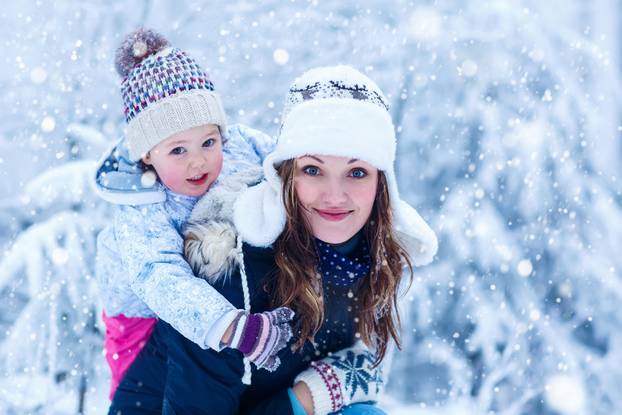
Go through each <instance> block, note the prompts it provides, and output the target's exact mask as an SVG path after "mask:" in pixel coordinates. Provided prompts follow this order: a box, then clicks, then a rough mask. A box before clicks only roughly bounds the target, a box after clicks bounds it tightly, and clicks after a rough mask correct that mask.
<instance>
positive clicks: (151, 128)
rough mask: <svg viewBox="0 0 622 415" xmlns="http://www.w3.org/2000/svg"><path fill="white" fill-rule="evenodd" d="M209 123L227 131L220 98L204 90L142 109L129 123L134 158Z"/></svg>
mask: <svg viewBox="0 0 622 415" xmlns="http://www.w3.org/2000/svg"><path fill="white" fill-rule="evenodd" d="M205 124H216V125H218V126H219V127H220V128H221V131H224V129H225V126H226V117H225V111H224V109H223V106H222V102H221V101H220V97H219V96H218V94H217V93H215V92H213V91H207V90H204V89H198V90H192V91H186V92H183V93H182V92H180V93H177V94H175V95H173V96H170V97H167V98H166V99H162V100H160V101H159V102H156V103H154V104H152V105H150V106H149V107H148V108H146V109H144V110H142V111H141V112H140V113H139V114H138V115H137V116H136V117H135V118H133V119H131V120H130V121H129V122H128V125H127V146H128V149H129V152H130V158H131V159H132V160H133V161H137V160H140V158H141V157H142V156H143V155H145V154H147V152H148V151H150V150H151V149H152V148H153V147H155V146H156V145H158V144H159V143H160V142H161V141H162V140H165V139H166V138H168V137H170V136H171V135H173V134H176V133H179V132H181V131H185V130H187V129H190V128H193V127H198V126H200V125H205Z"/></svg>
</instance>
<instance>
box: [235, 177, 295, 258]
mask: <svg viewBox="0 0 622 415" xmlns="http://www.w3.org/2000/svg"><path fill="white" fill-rule="evenodd" d="M285 220H286V216H285V206H284V205H283V198H282V196H281V192H280V189H279V190H276V189H275V188H274V187H273V186H271V185H270V184H269V183H268V182H267V181H263V182H261V183H259V184H258V185H256V186H253V187H249V188H247V189H246V190H245V191H244V192H242V194H240V196H238V199H237V200H236V201H235V204H234V206H233V222H234V223H235V227H236V229H237V230H238V233H239V235H240V236H241V237H242V239H243V240H244V241H245V242H248V243H249V244H251V245H253V246H258V247H267V246H270V245H272V243H273V242H274V241H275V240H276V239H277V238H278V237H279V235H280V234H281V232H283V229H284V228H285Z"/></svg>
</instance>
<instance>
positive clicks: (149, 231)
mask: <svg viewBox="0 0 622 415" xmlns="http://www.w3.org/2000/svg"><path fill="white" fill-rule="evenodd" d="M223 138H224V145H223V158H224V161H223V169H222V171H221V174H220V177H219V179H218V180H217V181H216V183H215V184H214V185H217V183H218V182H219V181H220V180H221V179H222V178H224V177H227V176H229V175H231V174H233V173H236V172H238V171H240V170H242V169H246V168H248V167H249V166H258V165H261V163H262V161H263V159H264V158H265V156H266V155H267V154H268V153H269V152H270V151H271V150H272V148H273V147H274V140H273V139H272V138H271V137H269V136H267V135H265V134H263V133H261V132H259V131H257V130H253V129H251V128H248V127H245V126H241V125H233V126H231V127H229V128H228V129H227V131H226V132H225V133H224V134H223ZM143 173H144V166H142V164H141V163H140V162H138V163H134V162H131V161H129V157H128V155H127V149H126V148H125V145H124V142H123V141H121V142H119V143H118V144H117V146H116V147H115V148H114V149H113V150H112V151H111V153H110V154H109V155H108V156H107V157H106V158H105V159H104V160H103V161H102V163H101V164H100V165H99V167H98V169H97V173H96V176H95V187H96V190H97V192H98V194H99V195H100V196H101V197H102V198H103V199H105V200H107V201H109V202H112V203H115V204H118V205H119V206H117V207H116V210H115V213H114V217H113V219H112V223H110V225H109V226H108V227H106V228H105V229H104V230H103V231H102V232H101V233H100V235H99V237H98V241H97V258H96V278H97V281H98V284H99V288H100V293H101V298H102V300H103V307H104V311H105V312H106V314H107V315H109V316H115V315H119V314H123V315H125V316H127V317H159V318H160V319H162V320H164V321H167V322H168V323H170V324H171V325H172V326H173V327H175V329H177V330H178V331H179V332H180V333H182V334H183V335H184V336H186V337H187V338H188V339H190V340H192V341H193V342H195V343H196V344H197V345H199V346H200V347H202V348H206V347H213V348H216V349H219V348H220V346H219V341H220V335H214V333H220V332H222V331H223V330H222V329H223V327H225V328H226V326H227V325H228V323H229V322H230V321H229V320H231V319H232V318H233V317H234V316H235V313H234V311H235V308H234V307H233V306H232V305H231V303H230V302H229V301H228V300H227V299H225V298H224V297H223V296H222V295H221V294H219V293H218V292H217V291H216V290H215V289H214V288H213V287H212V286H211V285H210V284H208V283H207V282H206V281H205V280H203V279H199V278H196V277H195V276H194V275H193V272H192V270H191V268H190V266H189V265H188V263H187V262H186V260H185V259H184V257H183V237H182V230H183V226H184V224H185V222H186V220H187V219H188V217H189V215H190V212H191V211H192V208H193V207H194V205H195V203H196V201H197V198H194V197H188V196H183V195H178V194H175V193H173V192H171V191H170V190H168V189H167V188H165V187H164V186H163V185H162V184H160V183H159V182H157V181H156V182H155V183H148V182H147V181H146V180H145V179H144V176H143ZM210 331H211V332H212V335H211V336H210Z"/></svg>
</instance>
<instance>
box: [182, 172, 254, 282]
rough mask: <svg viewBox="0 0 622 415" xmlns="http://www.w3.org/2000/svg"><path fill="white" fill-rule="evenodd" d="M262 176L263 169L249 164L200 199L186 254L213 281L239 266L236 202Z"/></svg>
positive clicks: (188, 231)
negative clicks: (234, 211) (234, 221)
mask: <svg viewBox="0 0 622 415" xmlns="http://www.w3.org/2000/svg"><path fill="white" fill-rule="evenodd" d="M262 178H263V171H262V169H261V168H260V167H258V166H256V165H253V164H249V165H248V166H247V168H244V169H240V171H239V172H238V173H236V174H234V175H231V176H229V177H227V178H226V179H225V180H223V181H222V182H220V183H218V184H217V185H216V186H215V187H214V188H213V189H211V190H210V191H209V192H207V193H206V194H205V196H203V197H202V198H201V199H200V200H199V201H198V202H197V204H196V206H195V207H194V209H193V210H192V214H191V215H190V219H189V220H188V223H187V225H186V228H185V230H184V254H185V256H186V259H187V260H188V263H189V264H190V266H191V267H192V269H193V271H194V272H195V275H196V276H197V277H201V278H204V279H206V280H207V281H209V282H210V283H211V284H213V283H214V282H216V281H218V280H219V279H220V278H222V277H225V278H227V277H229V275H230V274H231V272H232V271H233V270H234V269H235V267H236V266H237V264H238V262H239V258H240V257H241V252H238V251H239V244H238V240H237V239H238V235H237V232H236V230H235V226H234V225H233V205H234V202H235V200H236V198H237V197H238V195H239V194H240V193H241V192H242V191H244V190H245V189H246V188H247V187H248V186H253V185H255V184H257V183H259V182H260V181H261V180H262Z"/></svg>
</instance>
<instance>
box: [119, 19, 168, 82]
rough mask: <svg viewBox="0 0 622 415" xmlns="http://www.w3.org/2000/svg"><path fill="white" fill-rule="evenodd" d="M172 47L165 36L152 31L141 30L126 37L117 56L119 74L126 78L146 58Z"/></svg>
mask: <svg viewBox="0 0 622 415" xmlns="http://www.w3.org/2000/svg"><path fill="white" fill-rule="evenodd" d="M168 46H170V43H169V41H168V40H166V38H165V37H164V36H162V35H161V34H159V33H157V32H154V31H153V30H150V29H144V28H140V29H138V30H135V31H134V32H132V33H130V34H129V35H127V36H126V37H125V39H124V40H123V43H121V46H120V47H119V48H118V49H117V53H116V55H115V64H116V67H117V72H118V73H119V75H121V76H122V77H126V76H127V75H128V74H129V73H130V71H131V70H132V69H134V67H136V65H138V64H139V63H141V62H142V61H143V60H144V59H145V58H147V57H148V56H151V55H153V54H155V53H158V52H159V51H161V50H162V49H164V48H166V47H168Z"/></svg>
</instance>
